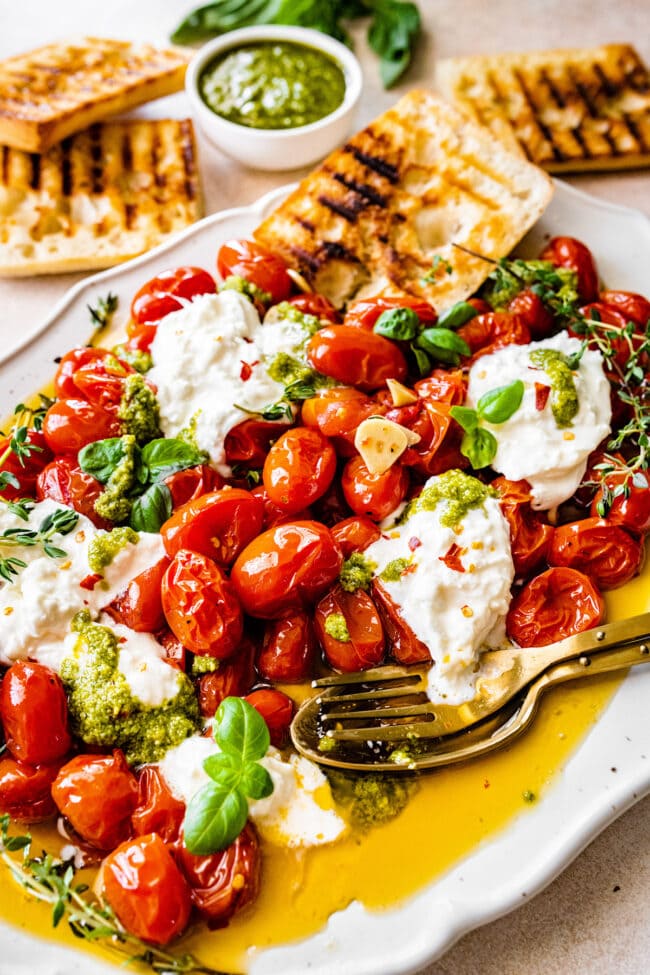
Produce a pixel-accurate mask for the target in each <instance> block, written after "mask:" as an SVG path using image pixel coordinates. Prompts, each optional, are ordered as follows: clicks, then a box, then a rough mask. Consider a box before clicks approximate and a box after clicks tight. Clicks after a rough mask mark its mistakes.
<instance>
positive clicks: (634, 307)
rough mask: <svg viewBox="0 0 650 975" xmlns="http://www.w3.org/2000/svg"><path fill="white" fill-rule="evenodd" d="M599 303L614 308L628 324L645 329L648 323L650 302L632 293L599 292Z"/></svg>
mask: <svg viewBox="0 0 650 975" xmlns="http://www.w3.org/2000/svg"><path fill="white" fill-rule="evenodd" d="M599 301H601V302H603V304H605V305H607V306H608V307H609V308H615V309H616V310H617V311H619V312H621V314H622V315H624V316H625V318H626V319H627V321H628V322H634V324H635V325H638V326H639V327H640V328H642V329H645V328H646V326H647V324H648V322H650V301H648V299H647V298H644V297H643V295H638V294H635V292H633V291H601V292H600V297H599Z"/></svg>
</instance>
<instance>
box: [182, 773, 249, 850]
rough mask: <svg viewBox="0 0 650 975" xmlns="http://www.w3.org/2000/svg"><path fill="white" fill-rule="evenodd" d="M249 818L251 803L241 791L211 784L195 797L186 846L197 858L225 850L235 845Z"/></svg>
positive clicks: (190, 806) (185, 834)
mask: <svg viewBox="0 0 650 975" xmlns="http://www.w3.org/2000/svg"><path fill="white" fill-rule="evenodd" d="M247 818H248V803H247V801H246V797H245V796H244V794H243V792H241V790H240V789H239V788H237V787H234V788H229V787H227V786H221V785H218V784H217V783H215V782H209V783H208V784H207V785H204V786H203V788H202V789H199V791H198V792H197V793H196V795H194V796H192V798H191V799H190V801H189V803H188V806H187V810H186V812H185V819H184V820H183V839H184V842H185V846H186V847H187V849H188V850H189V851H190V853H194V854H196V855H197V856H207V855H209V854H210V853H216V852H217V851H218V850H225V848H226V847H227V846H230V844H231V843H233V842H234V841H235V840H236V839H237V837H238V836H239V834H240V833H241V831H242V830H243V828H244V826H245V825H246V819H247Z"/></svg>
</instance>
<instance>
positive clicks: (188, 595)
mask: <svg viewBox="0 0 650 975" xmlns="http://www.w3.org/2000/svg"><path fill="white" fill-rule="evenodd" d="M161 594H162V605H163V611H164V613H165V617H166V619H167V624H168V626H169V628H170V630H171V631H172V633H173V634H174V635H175V636H176V637H178V639H179V640H180V641H181V643H182V644H183V646H184V647H187V649H188V650H191V651H192V653H196V654H199V655H201V654H207V655H208V656H210V657H218V658H219V660H223V659H224V658H225V657H229V656H230V655H231V654H232V653H233V652H234V650H236V648H237V646H238V644H239V641H240V640H241V638H242V633H243V627H244V620H243V616H242V610H241V606H240V605H239V601H238V599H237V596H236V594H235V592H234V590H233V587H232V585H231V583H230V582H229V580H228V578H227V577H226V575H225V573H224V571H223V569H221V568H220V567H219V566H218V565H217V563H216V562H213V561H212V559H209V558H207V557H206V556H205V555H201V553H200V552H190V551H188V550H187V549H181V550H180V551H179V552H177V553H176V555H175V556H174V558H173V559H172V561H171V564H170V566H169V567H168V569H167V571H166V572H165V575H164V576H163V582H162V588H161Z"/></svg>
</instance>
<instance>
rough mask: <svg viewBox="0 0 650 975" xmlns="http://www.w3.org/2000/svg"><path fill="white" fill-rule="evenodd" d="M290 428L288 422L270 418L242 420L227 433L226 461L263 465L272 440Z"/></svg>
mask: <svg viewBox="0 0 650 975" xmlns="http://www.w3.org/2000/svg"><path fill="white" fill-rule="evenodd" d="M288 429H289V425H288V424H287V423H271V421H270V420H253V419H250V420H242V422H241V423H238V424H237V426H234V427H233V428H232V430H229V431H228V433H227V434H226V437H225V440H224V442H223V446H224V450H225V452H226V461H227V463H228V464H230V465H231V466H232V465H233V464H240V465H242V466H243V467H246V468H250V467H262V465H263V464H264V461H265V460H266V455H267V454H268V452H269V448H270V446H271V443H272V441H274V440H277V438H278V437H279V436H280V435H281V434H283V433H284V432H285V430H288Z"/></svg>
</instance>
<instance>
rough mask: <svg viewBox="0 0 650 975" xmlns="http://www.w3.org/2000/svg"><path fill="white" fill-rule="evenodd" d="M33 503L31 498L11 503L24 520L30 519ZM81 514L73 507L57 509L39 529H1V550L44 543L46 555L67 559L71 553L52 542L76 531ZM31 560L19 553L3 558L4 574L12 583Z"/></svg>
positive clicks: (0, 574) (1, 572) (0, 571)
mask: <svg viewBox="0 0 650 975" xmlns="http://www.w3.org/2000/svg"><path fill="white" fill-rule="evenodd" d="M32 508H33V504H32V503H31V502H29V501H20V502H18V503H12V504H10V509H11V510H12V511H13V512H14V514H17V515H18V517H19V518H20V519H21V520H22V521H27V519H28V517H29V512H30V511H31V509H32ZM78 521H79V515H78V514H77V512H76V511H72V510H71V509H70V508H57V509H56V511H52V512H50V514H49V515H46V516H45V518H43V520H42V522H41V523H40V525H39V527H38V529H37V530H34V529H31V528H21V527H20V526H19V527H17V528H5V530H4V531H3V532H0V549H4V548H12V547H14V546H22V547H23V548H34V547H35V546H37V545H40V546H41V547H42V549H43V552H44V553H45V555H48V556H49V557H50V558H52V559H60V558H64V557H65V556H66V555H67V552H65V551H64V550H63V549H62V548H59V547H58V546H57V545H54V544H53V543H52V539H53V538H54V536H55V535H68V534H69V533H70V532H71V531H73V530H74V529H75V528H76V526H77V522H78ZM26 565H27V563H26V562H23V560H22V559H20V558H18V557H16V556H8V557H0V577H2V578H3V579H5V580H6V581H7V582H11V578H12V576H15V575H18V572H19V571H20V569H24V568H25V567H26Z"/></svg>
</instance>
